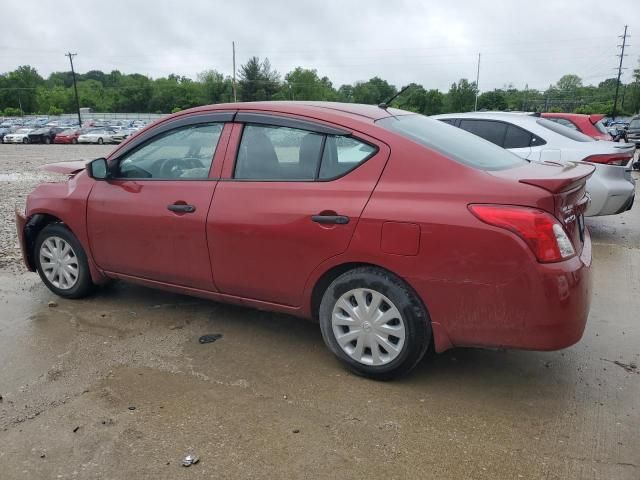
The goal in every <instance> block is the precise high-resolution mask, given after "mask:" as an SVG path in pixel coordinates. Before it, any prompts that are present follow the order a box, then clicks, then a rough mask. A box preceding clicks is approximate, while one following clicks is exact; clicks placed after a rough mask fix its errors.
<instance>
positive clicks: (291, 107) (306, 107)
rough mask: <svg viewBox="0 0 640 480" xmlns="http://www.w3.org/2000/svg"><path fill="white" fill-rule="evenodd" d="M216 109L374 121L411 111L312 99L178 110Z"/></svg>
mask: <svg viewBox="0 0 640 480" xmlns="http://www.w3.org/2000/svg"><path fill="white" fill-rule="evenodd" d="M216 110H239V111H247V110H253V111H256V110H257V111H266V112H278V113H290V114H294V115H295V114H297V115H305V116H310V117H316V118H320V119H321V118H324V117H327V116H343V117H351V118H353V117H360V119H361V120H362V119H368V120H370V121H376V120H379V119H381V118H385V117H389V116H393V115H406V114H409V113H411V112H405V111H404V110H398V109H396V108H387V109H384V108H380V107H378V106H377V105H365V104H360V103H340V102H313V101H274V102H239V103H219V104H215V105H206V106H203V107H196V108H191V109H189V110H184V111H182V112H179V113H181V114H186V113H204V112H209V111H216Z"/></svg>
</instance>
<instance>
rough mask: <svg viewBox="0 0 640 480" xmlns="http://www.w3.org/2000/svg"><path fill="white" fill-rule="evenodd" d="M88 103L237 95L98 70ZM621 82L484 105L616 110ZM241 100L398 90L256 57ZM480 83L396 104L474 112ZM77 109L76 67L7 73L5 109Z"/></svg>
mask: <svg viewBox="0 0 640 480" xmlns="http://www.w3.org/2000/svg"><path fill="white" fill-rule="evenodd" d="M76 80H77V87H78V96H79V99H80V106H81V107H89V108H91V109H93V110H94V111H96V112H123V113H133V112H135V113H169V112H175V111H179V110H183V109H186V108H190V107H194V106H198V105H207V104H211V103H224V102H232V101H233V100H234V91H233V81H232V79H231V77H230V76H228V75H224V74H222V73H220V72H218V71H216V70H206V71H203V72H201V73H199V74H198V75H197V76H196V78H195V79H191V78H188V77H185V76H181V75H177V74H171V75H169V76H167V77H162V78H156V79H151V78H149V77H147V76H145V75H141V74H137V73H134V74H124V73H121V72H119V71H118V70H114V71H112V72H110V73H105V72H102V71H100V70H91V71H89V72H87V73H83V74H76ZM616 85H617V79H616V78H609V79H606V80H604V81H602V82H600V83H599V84H598V85H584V84H583V82H582V79H581V78H580V77H579V76H577V75H573V74H568V75H564V76H563V77H562V78H560V79H559V80H558V81H557V82H556V83H555V84H553V85H550V86H549V88H547V89H546V90H544V91H539V90H534V89H518V88H515V87H514V86H513V85H506V86H505V87H503V88H499V89H495V90H491V91H486V92H482V93H481V94H480V95H479V96H478V109H479V110H482V109H485V110H526V111H566V112H577V113H603V114H607V115H611V113H612V109H613V99H614V95H615V89H616ZM236 89H237V90H236V97H237V99H238V101H246V102H248V101H257V100H323V101H338V102H354V103H368V104H378V103H381V102H384V101H385V100H388V99H389V98H390V97H392V96H393V95H394V94H396V93H397V91H398V89H397V88H396V86H394V85H392V84H390V83H389V82H387V81H386V80H383V79H382V78H380V77H377V76H376V77H373V78H371V79H369V80H367V81H361V82H355V83H354V84H352V85H351V84H348V85H341V86H340V87H338V88H336V87H335V86H334V85H333V83H332V82H331V80H330V79H329V78H328V77H326V76H323V77H321V76H320V75H319V74H318V72H317V70H315V69H307V68H302V67H297V68H295V69H294V70H292V71H290V72H288V73H287V74H285V75H284V76H281V75H280V73H278V72H277V71H276V70H274V69H273V68H272V66H271V64H270V63H269V60H268V59H264V60H261V59H260V58H257V57H253V58H251V59H249V61H248V62H247V63H246V64H244V65H242V66H240V69H239V71H238V82H237V86H236ZM476 91H477V88H476V84H475V82H471V81H469V80H467V79H464V78H462V79H460V80H459V81H458V82H455V83H453V84H452V85H451V87H450V88H449V90H448V91H447V92H441V91H440V90H437V89H427V88H425V87H424V86H422V85H418V84H415V83H413V84H411V88H409V89H407V90H406V91H405V92H404V93H403V94H402V95H400V96H399V97H398V98H397V99H396V100H395V101H394V103H393V106H397V107H398V108H402V109H405V110H411V111H414V112H418V113H423V114H426V115H434V114H438V113H447V112H464V111H471V110H473V109H474V107H475V97H476ZM639 110H640V67H639V68H637V69H635V70H634V75H633V81H632V82H631V83H629V84H620V86H619V100H618V108H617V112H618V114H619V115H631V114H633V113H637V112H638V111H639ZM73 112H75V98H74V92H73V77H72V74H71V72H54V73H51V74H50V75H49V76H48V77H47V78H43V77H42V76H41V75H40V74H39V73H38V71H37V70H36V69H35V68H33V67H32V66H29V65H24V66H20V67H18V68H17V69H16V70H14V71H11V72H7V73H4V74H0V114H3V115H5V116H17V115H22V114H45V115H57V114H61V113H73Z"/></svg>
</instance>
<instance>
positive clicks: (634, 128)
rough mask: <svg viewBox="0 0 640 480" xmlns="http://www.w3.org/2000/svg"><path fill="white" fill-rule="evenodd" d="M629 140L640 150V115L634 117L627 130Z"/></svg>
mask: <svg viewBox="0 0 640 480" xmlns="http://www.w3.org/2000/svg"><path fill="white" fill-rule="evenodd" d="M627 139H628V140H629V142H631V143H633V144H634V145H635V146H636V148H640V115H638V116H637V117H633V118H632V119H631V121H630V122H629V128H627Z"/></svg>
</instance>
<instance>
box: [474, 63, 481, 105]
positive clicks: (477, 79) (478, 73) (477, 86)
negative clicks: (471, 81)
mask: <svg viewBox="0 0 640 480" xmlns="http://www.w3.org/2000/svg"><path fill="white" fill-rule="evenodd" d="M479 82H480V54H479V53H478V71H477V72H476V104H475V105H474V107H473V111H474V112H477V111H478V93H479V92H480V90H479V85H480V84H479Z"/></svg>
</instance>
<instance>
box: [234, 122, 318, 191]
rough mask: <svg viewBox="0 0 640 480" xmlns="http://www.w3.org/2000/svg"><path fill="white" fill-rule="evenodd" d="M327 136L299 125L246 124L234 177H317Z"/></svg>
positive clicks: (282, 178) (294, 178) (246, 178)
mask: <svg viewBox="0 0 640 480" xmlns="http://www.w3.org/2000/svg"><path fill="white" fill-rule="evenodd" d="M324 137H325V136H324V135H322V134H318V133H314V132H309V131H306V130H299V129H297V128H288V127H278V126H266V125H246V126H245V127H244V130H243V133H242V140H241V141H240V148H239V150H238V158H237V160H236V167H235V173H234V178H236V179H239V180H281V181H287V180H314V179H315V178H316V176H317V173H318V168H319V165H320V158H321V154H322V147H323V143H324Z"/></svg>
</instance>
